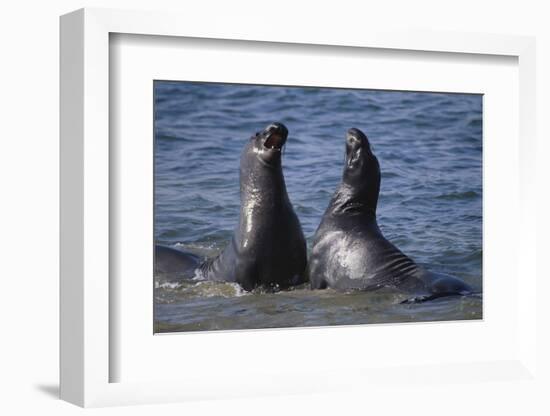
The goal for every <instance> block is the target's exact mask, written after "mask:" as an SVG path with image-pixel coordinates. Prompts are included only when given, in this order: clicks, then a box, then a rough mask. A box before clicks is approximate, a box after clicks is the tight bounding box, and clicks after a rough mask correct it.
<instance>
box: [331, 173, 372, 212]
mask: <svg viewBox="0 0 550 416" xmlns="http://www.w3.org/2000/svg"><path fill="white" fill-rule="evenodd" d="M379 186H380V185H379V184H378V185H377V186H373V187H371V188H369V187H366V188H357V187H356V186H351V185H350V184H348V183H346V182H345V181H343V182H342V183H341V184H340V186H339V187H338V189H336V192H335V193H334V195H333V196H332V199H331V201H330V211H331V213H332V215H335V216H342V215H354V216H355V215H360V216H363V217H365V218H369V219H376V207H377V205H378V190H379Z"/></svg>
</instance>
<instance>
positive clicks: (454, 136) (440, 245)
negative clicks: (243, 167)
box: [154, 81, 482, 332]
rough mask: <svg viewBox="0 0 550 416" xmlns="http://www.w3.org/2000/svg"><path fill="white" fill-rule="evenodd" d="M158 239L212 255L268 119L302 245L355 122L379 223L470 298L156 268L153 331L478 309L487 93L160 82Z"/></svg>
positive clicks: (233, 216)
mask: <svg viewBox="0 0 550 416" xmlns="http://www.w3.org/2000/svg"><path fill="white" fill-rule="evenodd" d="M154 97H155V238H156V242H157V243H159V244H163V245H167V246H171V247H175V248H179V249H182V250H186V251H191V252H193V253H196V254H198V255H200V256H204V257H211V256H215V255H216V254H217V253H219V252H220V251H221V250H223V248H224V247H225V245H226V244H227V243H228V241H229V239H230V238H231V235H232V231H233V229H234V228H235V226H236V224H237V221H238V218H239V182H238V172H239V158H240V153H241V150H242V148H243V146H244V144H245V143H246V141H247V140H248V138H249V137H250V136H251V135H252V134H254V133H255V132H256V131H259V130H261V129H263V128H264V127H265V126H266V125H267V124H269V123H270V122H272V121H280V122H282V123H284V124H285V125H286V126H287V127H288V129H289V137H288V141H287V144H286V146H285V153H284V156H283V170H284V175H285V180H286V184H287V190H288V194H289V198H290V200H291V202H292V204H293V206H294V209H295V211H296V213H297V215H298V217H299V219H300V222H301V224H302V229H303V231H304V235H305V236H306V239H307V241H308V247H309V248H310V247H311V242H312V238H313V235H314V233H315V230H316V228H317V226H318V225H319V221H320V219H321V216H322V215H323V213H324V211H325V209H326V207H327V205H328V202H329V199H330V197H331V195H332V193H333V192H334V190H335V188H336V186H337V185H338V183H339V182H340V179H341V175H342V170H343V162H344V136H345V132H346V131H347V129H349V128H350V127H357V128H360V129H361V130H363V131H364V132H365V133H366V134H367V136H368V137H369V140H370V142H371V144H372V147H373V150H374V152H375V154H376V155H377V157H378V160H379V162H380V166H381V171H382V183H381V192H380V198H379V205H378V224H379V226H380V228H381V230H382V232H383V233H384V235H385V236H386V238H387V239H389V240H390V241H391V242H393V243H394V244H395V245H396V246H397V247H399V248H400V249H401V250H402V251H403V252H404V253H406V254H407V255H409V256H410V257H411V258H413V259H414V260H415V261H416V262H417V263H419V264H421V265H423V266H425V267H427V268H429V269H430V270H433V271H441V272H445V273H448V274H452V275H455V276H457V277H460V278H462V279H463V280H465V281H467V282H468V283H469V284H470V285H472V286H473V287H474V288H475V289H476V291H477V292H479V294H478V295H475V296H469V297H449V298H442V299H439V300H435V301H431V302H426V303H422V304H401V303H400V302H401V301H402V300H404V299H406V298H407V295H405V294H403V293H400V292H398V291H395V290H386V289H384V290H381V291H377V292H352V293H341V292H336V291H333V290H330V289H329V290H324V291H311V290H309V289H308V288H307V287H305V286H304V287H298V288H294V289H293V290H289V291H280V292H276V293H266V292H265V291H262V290H257V291H254V292H251V293H247V292H244V291H243V290H242V289H241V288H240V287H239V286H238V285H236V284H230V283H215V282H188V283H183V284H179V285H178V284H170V283H165V282H162V281H160V280H158V279H157V277H156V276H155V298H154V302H155V308H154V310H155V331H156V332H174V331H198V330H219V329H225V330H228V329H246V328H281V327H294V326H323V325H344V324H368V323H396V322H411V321H419V322H420V321H443V320H463V319H481V318H482V295H481V293H482V97H481V96H480V95H473V94H455V93H424V92H399V91H374V90H349V89H328V88H302V87H279V86H253V85H230V84H212V83H210V84H208V83H189V82H168V81H156V82H155V84H154Z"/></svg>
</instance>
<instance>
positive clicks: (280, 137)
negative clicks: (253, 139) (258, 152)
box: [262, 123, 288, 150]
mask: <svg viewBox="0 0 550 416" xmlns="http://www.w3.org/2000/svg"><path fill="white" fill-rule="evenodd" d="M262 135H263V136H265V141H264V147H266V148H268V149H271V150H281V149H282V147H283V146H284V145H285V143H286V139H287V137H288V129H287V128H286V127H285V125H284V124H282V123H271V124H270V125H269V126H267V127H266V129H265V130H264V131H263V133H262Z"/></svg>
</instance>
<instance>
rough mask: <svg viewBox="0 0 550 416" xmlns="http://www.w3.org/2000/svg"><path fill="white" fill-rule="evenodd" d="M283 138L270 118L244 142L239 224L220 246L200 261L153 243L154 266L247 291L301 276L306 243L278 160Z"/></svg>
mask: <svg viewBox="0 0 550 416" xmlns="http://www.w3.org/2000/svg"><path fill="white" fill-rule="evenodd" d="M287 137H288V130H287V128H286V127H285V126H284V125H283V124H281V123H272V124H270V125H269V126H267V127H266V128H265V129H264V130H263V131H261V132H259V133H256V134H255V135H254V136H252V137H251V138H250V140H249V141H248V143H247V144H246V145H245V147H244V149H243V152H242V154H241V161H240V198H241V210H240V217H239V223H238V225H237V227H236V229H235V231H234V233H233V237H232V239H231V241H230V242H229V244H228V245H227V246H226V248H225V250H224V251H222V253H221V254H220V255H219V256H218V257H216V258H214V259H211V260H207V261H206V262H204V263H203V264H200V262H199V261H197V260H196V258H195V257H193V256H192V255H189V254H188V253H184V252H181V251H179V250H174V249H170V248H166V247H162V249H159V247H160V246H157V248H156V258H155V265H156V271H160V270H168V269H169V270H174V269H175V270H185V271H183V272H181V271H180V272H179V275H178V276H180V277H181V276H182V275H185V277H186V278H193V277H199V278H201V279H206V280H214V281H227V282H236V283H239V284H240V285H241V286H242V287H243V288H244V289H245V290H248V291H250V290H253V289H254V288H256V287H260V286H261V287H267V288H288V287H290V286H294V285H299V284H302V283H304V282H305V281H306V278H307V276H306V273H305V269H306V262H307V259H306V242H305V238H304V235H303V233H302V228H301V226H300V222H299V220H298V217H297V216H296V214H295V213H294V209H293V208H292V204H291V203H290V200H289V198H288V194H287V191H286V185H285V180H284V176H283V169H282V164H281V161H282V150H283V148H284V146H285V143H286V140H287ZM176 259H179V260H176ZM178 265H179V266H181V269H178ZM197 274H198V276H197Z"/></svg>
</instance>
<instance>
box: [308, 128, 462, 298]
mask: <svg viewBox="0 0 550 416" xmlns="http://www.w3.org/2000/svg"><path fill="white" fill-rule="evenodd" d="M379 191H380V166H379V164H378V159H377V158H376V156H375V155H374V154H373V152H372V150H371V148H370V144H369V141H368V139H367V136H366V135H365V134H364V133H363V132H361V131H360V130H358V129H355V128H352V129H350V130H349V131H348V132H347V136H346V162H345V167H344V174H343V178H342V182H341V184H340V185H339V186H338V188H337V189H336V192H335V193H334V195H333V196H332V199H331V201H330V203H329V206H328V208H327V210H326V211H325V214H324V215H323V218H322V220H321V224H320V225H319V228H318V229H317V231H316V234H315V237H314V242H313V248H312V253H311V257H310V260H309V265H308V271H309V279H310V282H311V287H312V288H314V289H323V288H326V287H331V288H335V289H340V290H354V289H357V290H376V289H378V288H382V287H394V288H398V289H401V290H403V291H406V292H408V293H414V294H416V295H418V297H416V298H414V299H413V300H414V301H423V300H429V299H434V298H437V297H441V296H448V295H458V294H460V295H463V294H468V293H471V292H472V289H471V288H470V287H469V286H468V285H467V284H466V283H464V282H463V281H461V280H459V279H457V278H455V277H452V276H448V275H443V274H438V273H432V272H429V271H427V270H424V269H423V268H421V267H419V266H418V265H417V264H416V263H414V262H413V261H412V260H411V259H410V258H409V257H407V256H406V255H405V254H403V253H402V252H401V251H400V250H399V249H398V248H397V247H395V246H394V245H393V244H392V243H390V242H389V241H388V240H386V239H385V238H384V236H383V235H382V232H381V231H380V229H379V228H378V224H377V222H376V206H377V204H378V195H379Z"/></svg>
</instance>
